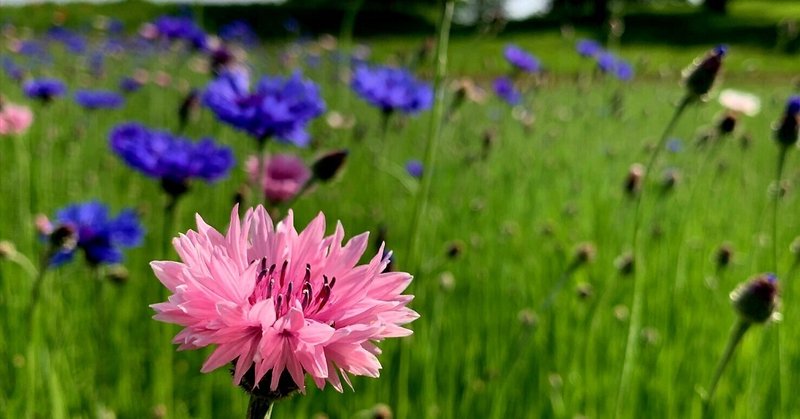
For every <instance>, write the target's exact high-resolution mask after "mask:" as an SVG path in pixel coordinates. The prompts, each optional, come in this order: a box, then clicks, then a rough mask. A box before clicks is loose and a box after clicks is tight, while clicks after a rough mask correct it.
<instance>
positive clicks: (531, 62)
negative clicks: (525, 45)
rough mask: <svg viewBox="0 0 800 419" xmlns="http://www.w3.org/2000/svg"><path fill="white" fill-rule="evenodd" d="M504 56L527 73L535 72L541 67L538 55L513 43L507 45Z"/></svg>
mask: <svg viewBox="0 0 800 419" xmlns="http://www.w3.org/2000/svg"><path fill="white" fill-rule="evenodd" d="M503 56H504V57H505V58H506V61H508V62H509V63H511V65H512V66H514V67H515V68H517V69H519V70H522V71H525V72H527V73H535V72H537V71H539V69H540V67H541V63H540V62H539V60H538V59H537V58H536V57H534V56H533V55H532V54H530V53H528V52H527V51H525V50H524V49H522V48H520V47H518V46H516V45H513V44H509V45H506V49H505V51H504V52H503Z"/></svg>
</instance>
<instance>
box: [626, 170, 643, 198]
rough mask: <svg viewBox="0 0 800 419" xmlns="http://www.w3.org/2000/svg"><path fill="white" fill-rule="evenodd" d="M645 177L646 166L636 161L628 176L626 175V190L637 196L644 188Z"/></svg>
mask: <svg viewBox="0 0 800 419" xmlns="http://www.w3.org/2000/svg"><path fill="white" fill-rule="evenodd" d="M643 177H644V166H642V165H641V164H639V163H634V164H632V165H631V167H630V168H629V169H628V176H626V177H625V191H626V192H627V193H628V194H629V195H631V196H635V195H637V194H638V193H639V191H640V190H641V189H642V178H643Z"/></svg>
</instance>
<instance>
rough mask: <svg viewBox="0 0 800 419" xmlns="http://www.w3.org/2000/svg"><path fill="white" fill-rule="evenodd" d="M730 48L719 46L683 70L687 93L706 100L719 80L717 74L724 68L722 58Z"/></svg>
mask: <svg viewBox="0 0 800 419" xmlns="http://www.w3.org/2000/svg"><path fill="white" fill-rule="evenodd" d="M727 50H728V48H727V47H725V46H724V45H718V46H717V47H715V48H714V49H713V50H711V51H709V52H708V53H706V55H705V56H704V57H702V58H697V59H695V60H694V62H692V64H691V65H690V66H689V67H687V68H686V69H685V70H683V84H684V86H685V87H686V90H687V92H688V93H689V94H690V95H691V96H693V97H694V98H696V99H704V98H705V96H706V95H707V94H708V92H709V91H710V90H711V88H712V87H713V86H714V81H715V80H716V79H717V74H718V73H719V70H720V68H721V67H722V58H723V57H724V56H725V53H726V52H727Z"/></svg>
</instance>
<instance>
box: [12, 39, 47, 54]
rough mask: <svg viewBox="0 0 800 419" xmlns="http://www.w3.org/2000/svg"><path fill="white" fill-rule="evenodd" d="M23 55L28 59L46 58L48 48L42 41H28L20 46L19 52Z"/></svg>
mask: <svg viewBox="0 0 800 419" xmlns="http://www.w3.org/2000/svg"><path fill="white" fill-rule="evenodd" d="M17 52H19V53H20V54H22V55H25V56H28V57H40V58H41V57H45V56H47V55H48V52H47V48H46V47H45V46H44V44H42V43H41V42H40V41H34V40H27V41H22V42H20V44H19V48H18V50H17Z"/></svg>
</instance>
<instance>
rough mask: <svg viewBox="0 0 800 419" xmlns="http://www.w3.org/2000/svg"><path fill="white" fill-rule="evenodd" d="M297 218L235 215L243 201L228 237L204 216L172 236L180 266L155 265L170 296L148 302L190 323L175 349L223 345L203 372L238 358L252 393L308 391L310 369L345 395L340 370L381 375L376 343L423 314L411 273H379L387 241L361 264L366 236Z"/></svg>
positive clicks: (160, 313) (239, 374)
mask: <svg viewBox="0 0 800 419" xmlns="http://www.w3.org/2000/svg"><path fill="white" fill-rule="evenodd" d="M293 224H294V222H293V214H292V212H291V211H289V213H288V215H287V217H286V218H285V219H284V220H283V221H281V222H279V223H278V224H277V225H273V223H272V220H271V219H270V218H269V215H268V214H267V211H266V210H265V209H264V207H262V206H258V207H257V208H256V209H255V210H253V209H249V210H248V211H247V213H246V214H245V217H244V220H243V221H239V214H238V206H237V207H234V208H233V211H232V213H231V221H230V226H229V227H228V231H227V233H226V234H224V235H223V234H221V233H220V232H218V231H217V230H215V229H214V228H212V227H210V226H209V225H207V224H206V223H205V221H203V219H202V218H201V217H200V216H199V215H198V216H197V231H196V232H195V231H192V230H190V231H188V232H187V233H186V234H185V235H181V236H180V237H177V238H175V239H174V240H173V245H174V246H175V249H176V250H177V252H178V255H179V256H180V258H181V260H182V262H172V261H155V262H152V263H151V266H152V268H153V270H154V271H155V274H156V276H157V277H158V279H159V280H160V281H161V283H163V284H164V286H166V287H167V288H168V289H169V290H170V291H171V292H172V293H173V295H171V296H170V297H169V301H167V302H164V303H159V304H154V305H152V307H153V309H154V310H155V311H156V312H157V314H156V315H155V317H154V318H155V319H156V320H160V321H163V322H167V323H175V324H178V325H181V326H183V327H184V329H183V330H182V331H181V332H180V333H178V335H177V336H175V339H174V340H173V342H174V343H177V344H180V347H179V350H185V349H198V348H202V347H205V346H208V345H217V348H216V350H215V351H214V352H213V353H212V354H211V356H209V357H208V359H207V360H206V362H205V364H204V365H203V367H202V369H201V371H202V372H209V371H212V370H214V369H217V368H219V367H222V366H224V365H226V364H229V363H231V362H233V364H234V365H235V367H234V370H233V381H234V383H236V384H240V383H242V379H243V377H245V374H246V373H247V375H248V376H249V377H253V378H254V381H253V382H252V384H251V385H252V386H253V388H248V390H255V389H256V388H257V387H259V386H261V389H260V391H264V390H265V389H264V387H269V389H270V391H273V392H274V391H276V390H277V389H278V385H279V382H281V387H282V388H283V387H285V385H284V383H283V382H284V381H289V380H291V381H289V382H293V383H294V384H296V386H297V388H298V389H299V390H300V391H305V385H304V383H305V374H308V375H310V376H311V377H312V378H313V380H314V383H315V384H316V385H317V386H318V387H319V388H323V387H324V386H325V383H326V382H328V383H330V384H331V385H332V386H333V387H334V388H336V389H337V390H338V391H342V382H341V380H340V376H339V374H341V378H343V379H344V381H345V382H347V383H348V385H349V384H350V381H349V378H348V375H347V374H348V373H349V374H353V375H366V376H370V377H377V376H378V374H379V370H380V368H381V364H380V363H379V362H378V359H377V357H376V355H378V354H380V352H381V351H380V349H379V348H378V347H377V346H376V345H375V343H376V342H378V341H381V340H383V339H384V338H390V337H401V336H408V335H410V334H411V333H412V332H411V331H410V330H408V329H405V328H403V327H402V325H404V324H406V323H409V322H411V321H413V320H414V319H416V318H417V317H419V315H418V314H417V313H416V312H414V311H413V310H411V309H410V308H408V307H406V305H407V304H408V303H409V302H410V301H411V300H412V298H413V296H411V295H403V294H402V292H403V290H404V289H405V288H406V287H407V286H408V285H409V283H410V282H411V275H409V274H408V273H405V272H383V271H384V269H385V268H386V264H387V263H388V262H389V259H388V257H386V256H384V255H383V246H381V249H380V250H379V251H378V253H377V254H376V255H375V256H374V257H373V258H372V260H370V262H369V263H367V264H364V265H356V264H357V263H358V261H359V259H360V258H361V256H362V254H363V253H364V251H365V249H366V248H367V245H368V233H364V234H360V235H358V236H356V237H354V238H352V239H350V240H349V241H348V242H347V244H345V245H344V246H342V239H343V238H344V229H343V228H342V225H341V223H337V225H336V230H335V232H334V233H333V234H332V235H330V236H327V237H326V236H325V235H324V234H325V216H324V214H322V213H320V214H319V215H318V216H317V217H316V218H315V219H314V220H313V221H312V222H311V223H310V224H309V225H308V226H307V227H306V228H305V229H304V230H303V231H301V232H300V233H298V232H297V231H296V230H295V228H294V225H293ZM286 372H288V374H285V373H286ZM253 374H254V376H253ZM250 379H251V378H246V380H245V382H249V381H250ZM262 379H263V382H262ZM242 384H244V383H242Z"/></svg>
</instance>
